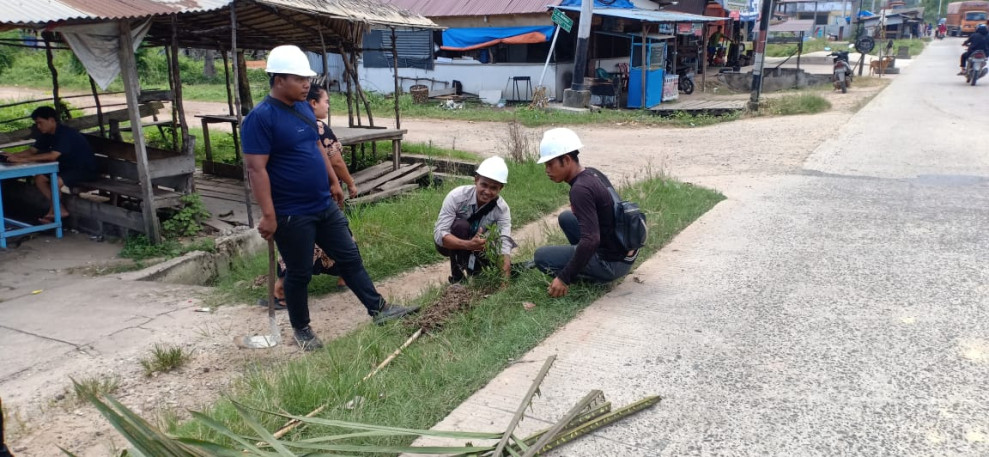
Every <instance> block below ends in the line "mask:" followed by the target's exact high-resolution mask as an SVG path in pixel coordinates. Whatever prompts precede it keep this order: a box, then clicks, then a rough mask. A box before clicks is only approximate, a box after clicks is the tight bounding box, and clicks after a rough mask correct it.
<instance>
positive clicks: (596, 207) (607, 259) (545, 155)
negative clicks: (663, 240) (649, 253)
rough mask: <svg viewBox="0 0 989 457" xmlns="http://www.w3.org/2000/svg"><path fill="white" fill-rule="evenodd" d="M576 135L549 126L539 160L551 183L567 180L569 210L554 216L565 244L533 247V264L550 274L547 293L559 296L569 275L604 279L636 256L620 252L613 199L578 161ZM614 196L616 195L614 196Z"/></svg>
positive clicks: (602, 180) (597, 175)
mask: <svg viewBox="0 0 989 457" xmlns="http://www.w3.org/2000/svg"><path fill="white" fill-rule="evenodd" d="M583 146H584V145H583V144H581V142H580V138H578V137H577V134H576V133H574V132H573V130H570V129H567V128H555V129H551V130H548V131H547V132H546V133H545V134H543V139H542V141H541V142H540V143H539V161H538V163H541V164H545V166H546V175H547V176H548V177H549V179H550V180H551V181H553V182H555V183H560V182H566V183H567V184H570V208H571V210H567V211H564V212H562V213H561V214H560V216H559V223H560V228H561V229H563V233H564V234H565V235H566V236H567V241H569V242H570V245H569V246H543V247H541V248H539V249H536V253H535V257H534V259H533V261H534V262H535V266H536V268H538V269H540V270H542V271H543V272H545V273H548V274H551V275H556V277H555V278H553V282H552V283H551V284H550V285H549V288H548V289H547V291H548V292H549V296H550V297H554V298H556V297H562V296H564V295H566V294H567V292H568V291H569V286H570V283H571V282H573V281H574V280H575V279H584V280H588V281H591V282H600V283H603V282H610V281H613V280H615V279H618V278H620V277H622V276H625V275H626V274H628V272H629V270H630V269H631V268H632V264H633V263H634V262H635V258H636V257H637V256H638V255H639V251H638V249H634V250H630V251H626V250H625V249H624V248H622V246H621V242H620V241H619V239H618V236H617V235H616V234H615V233H616V230H615V204H616V201H615V198H614V197H613V196H612V194H611V191H610V190H609V189H612V188H613V186H612V185H611V182H610V181H608V178H607V177H606V176H605V175H604V174H603V173H601V172H600V171H598V170H596V169H594V168H584V167H583V166H581V165H580V160H579V159H578V157H577V156H578V154H580V148H582V147H583ZM616 195H617V194H616Z"/></svg>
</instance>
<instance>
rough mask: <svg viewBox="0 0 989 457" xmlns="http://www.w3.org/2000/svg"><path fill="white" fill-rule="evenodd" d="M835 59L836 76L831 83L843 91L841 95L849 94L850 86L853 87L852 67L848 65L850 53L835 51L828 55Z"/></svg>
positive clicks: (834, 75)
mask: <svg viewBox="0 0 989 457" xmlns="http://www.w3.org/2000/svg"><path fill="white" fill-rule="evenodd" d="M828 57H834V74H833V75H832V76H831V81H832V82H833V83H834V88H835V89H841V93H843V94H844V93H846V92H848V86H851V85H852V66H851V65H849V64H848V51H835V52H832V53H831V54H828Z"/></svg>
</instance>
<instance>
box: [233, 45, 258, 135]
mask: <svg viewBox="0 0 989 457" xmlns="http://www.w3.org/2000/svg"><path fill="white" fill-rule="evenodd" d="M234 55H235V56H236V58H235V59H234V61H235V62H236V63H237V74H238V81H240V108H239V109H240V112H241V113H242V114H243V113H244V112H250V111H251V110H252V109H254V97H252V96H251V80H250V79H249V78H248V77H247V59H246V58H245V57H244V50H243V49H239V50H237V51H235V52H234ZM236 130H237V129H236V128H235V129H234V131H236ZM237 141H238V140H236V139H234V142H237Z"/></svg>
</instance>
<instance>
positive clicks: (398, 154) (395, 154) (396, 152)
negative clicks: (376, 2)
mask: <svg viewBox="0 0 989 457" xmlns="http://www.w3.org/2000/svg"><path fill="white" fill-rule="evenodd" d="M391 58H392V67H394V69H395V128H396V129H399V130H401V129H402V115H401V112H402V109H401V104H400V103H399V99H398V97H399V95H400V94H401V86H400V84H401V83H400V82H399V80H398V38H397V37H396V36H395V27H392V28H391ZM401 160H402V141H401V140H394V141H392V142H391V161H392V168H393V169H394V170H398V167H399V165H400V162H401Z"/></svg>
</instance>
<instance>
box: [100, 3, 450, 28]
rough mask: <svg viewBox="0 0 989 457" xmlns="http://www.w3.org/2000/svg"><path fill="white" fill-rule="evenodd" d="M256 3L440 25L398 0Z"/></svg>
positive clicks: (347, 16)
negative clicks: (385, 0)
mask: <svg viewBox="0 0 989 457" xmlns="http://www.w3.org/2000/svg"><path fill="white" fill-rule="evenodd" d="M83 1H88V0H83ZM253 1H255V2H257V3H262V4H269V5H272V6H281V7H284V8H290V9H294V10H298V11H301V12H305V13H310V14H311V13H321V14H325V15H328V16H332V17H335V18H341V19H349V20H355V21H360V22H365V23H369V24H378V25H396V26H403V27H425V28H439V27H438V26H437V25H436V24H435V23H434V22H433V21H431V20H429V19H426V18H425V17H424V16H423V15H421V14H419V13H417V12H415V11H412V10H409V9H408V8H403V7H402V6H401V5H399V4H398V2H394V1H389V2H388V3H384V2H379V1H376V0H253Z"/></svg>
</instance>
